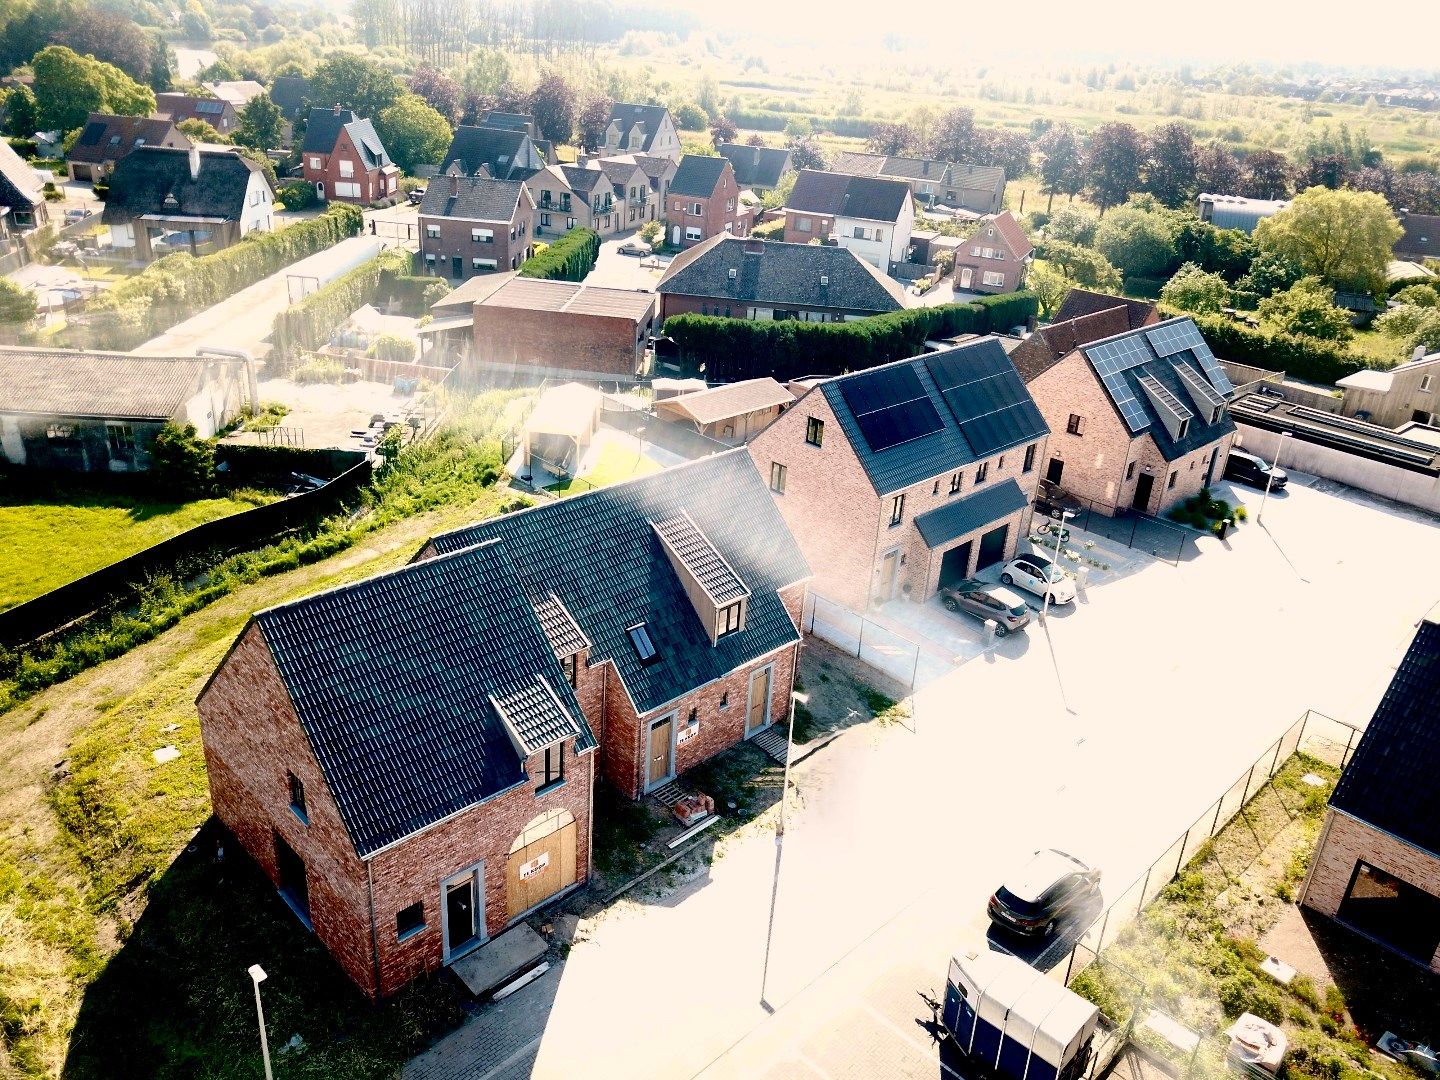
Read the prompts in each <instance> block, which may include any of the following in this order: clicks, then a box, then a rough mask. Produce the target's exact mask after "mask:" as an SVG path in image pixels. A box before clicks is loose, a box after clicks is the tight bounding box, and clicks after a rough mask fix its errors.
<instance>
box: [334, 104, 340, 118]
mask: <svg viewBox="0 0 1440 1080" xmlns="http://www.w3.org/2000/svg"><path fill="white" fill-rule="evenodd" d="M335 115H336V116H339V115H340V103H339V102H338V101H337V102H336V103H335Z"/></svg>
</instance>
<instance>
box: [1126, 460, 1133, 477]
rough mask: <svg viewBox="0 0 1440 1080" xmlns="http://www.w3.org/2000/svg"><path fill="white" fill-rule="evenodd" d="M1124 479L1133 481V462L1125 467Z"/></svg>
mask: <svg viewBox="0 0 1440 1080" xmlns="http://www.w3.org/2000/svg"><path fill="white" fill-rule="evenodd" d="M1125 479H1126V480H1133V479H1135V462H1133V461H1132V462H1130V464H1129V465H1126V466H1125Z"/></svg>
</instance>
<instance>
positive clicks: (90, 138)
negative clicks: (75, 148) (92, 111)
mask: <svg viewBox="0 0 1440 1080" xmlns="http://www.w3.org/2000/svg"><path fill="white" fill-rule="evenodd" d="M103 134H105V125H104V123H102V122H101V121H99V120H92V121H91V122H90V123H88V124H86V125H85V130H84V131H82V132H80V138H78V139H76V140H75V141H76V142H77V143H78V144H79V145H80V146H94V145H95V144H96V143H97V142H99V141H100V136H101V135H103Z"/></svg>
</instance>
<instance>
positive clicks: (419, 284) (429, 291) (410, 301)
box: [386, 274, 450, 319]
mask: <svg viewBox="0 0 1440 1080" xmlns="http://www.w3.org/2000/svg"><path fill="white" fill-rule="evenodd" d="M386 288H387V290H388V295H389V297H390V299H391V300H393V301H395V303H396V304H397V305H398V306H399V309H400V310H399V313H400V314H401V315H409V316H410V317H412V318H416V319H418V318H419V317H420V316H421V315H424V314H425V313H426V312H427V311H429V310H430V307H431V305H432V304H435V303H437V302H439V301H440V300H442V299H444V297H445V296H446V295H447V294H448V293H449V292H450V285H449V284H448V283H447V282H446V280H445V279H444V278H438V277H411V276H410V275H408V274H401V275H399V276H397V277H394V278H391V279H390V280H389V281H387V282H386Z"/></svg>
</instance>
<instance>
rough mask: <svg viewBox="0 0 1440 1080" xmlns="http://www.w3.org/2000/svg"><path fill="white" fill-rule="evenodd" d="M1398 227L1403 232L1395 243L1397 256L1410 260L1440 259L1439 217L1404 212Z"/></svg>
mask: <svg viewBox="0 0 1440 1080" xmlns="http://www.w3.org/2000/svg"><path fill="white" fill-rule="evenodd" d="M1400 227H1401V228H1402V229H1404V230H1405V231H1404V232H1403V233H1402V234H1401V235H1400V239H1399V240H1396V241H1395V253H1396V255H1397V256H1399V255H1404V256H1406V257H1408V258H1411V259H1415V258H1436V257H1440V215H1436V214H1412V213H1410V212H1409V211H1405V212H1404V213H1402V214H1401V215H1400Z"/></svg>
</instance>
